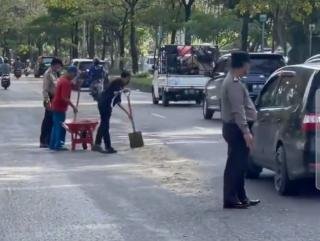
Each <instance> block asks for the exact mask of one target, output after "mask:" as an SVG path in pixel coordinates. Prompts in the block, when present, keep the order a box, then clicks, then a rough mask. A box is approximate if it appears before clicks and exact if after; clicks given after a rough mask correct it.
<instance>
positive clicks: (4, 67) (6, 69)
mask: <svg viewBox="0 0 320 241" xmlns="http://www.w3.org/2000/svg"><path fill="white" fill-rule="evenodd" d="M10 72H11V66H10V64H9V59H8V58H4V61H3V63H2V64H1V65H0V76H3V75H10Z"/></svg>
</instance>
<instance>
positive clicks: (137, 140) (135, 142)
mask: <svg viewBox="0 0 320 241" xmlns="http://www.w3.org/2000/svg"><path fill="white" fill-rule="evenodd" d="M126 96H127V100H128V107H129V113H130V115H131V118H130V121H131V125H132V129H133V132H132V133H129V141H130V147H131V148H132V149H134V148H140V147H143V146H144V142H143V137H142V133H141V131H136V125H135V123H134V119H133V112H132V106H131V100H130V92H127V93H126Z"/></svg>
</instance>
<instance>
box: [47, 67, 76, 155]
mask: <svg viewBox="0 0 320 241" xmlns="http://www.w3.org/2000/svg"><path fill="white" fill-rule="evenodd" d="M77 75H78V69H77V67H75V66H70V67H68V69H67V72H66V74H64V75H63V76H62V77H61V78H59V79H58V83H57V87H56V92H55V96H54V98H53V101H52V112H53V127H52V132H51V139H50V149H51V150H55V151H60V150H67V149H66V148H64V147H63V145H64V142H65V136H66V131H65V129H64V128H63V126H62V124H63V123H64V122H65V120H66V112H67V110H68V107H69V106H71V107H72V109H73V111H74V113H77V112H78V110H77V107H76V106H75V105H74V104H73V103H72V102H71V100H70V97H71V91H72V87H73V84H72V80H73V79H74V78H76V76H77Z"/></svg>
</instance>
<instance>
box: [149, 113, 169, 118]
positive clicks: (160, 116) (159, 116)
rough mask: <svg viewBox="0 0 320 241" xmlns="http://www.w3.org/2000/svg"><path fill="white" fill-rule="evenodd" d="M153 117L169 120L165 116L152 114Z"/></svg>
mask: <svg viewBox="0 0 320 241" xmlns="http://www.w3.org/2000/svg"><path fill="white" fill-rule="evenodd" d="M151 115H152V116H154V117H158V118H161V119H167V117H165V116H163V115H160V114H157V113H151Z"/></svg>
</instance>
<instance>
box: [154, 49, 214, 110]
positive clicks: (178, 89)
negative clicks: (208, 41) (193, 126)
mask: <svg viewBox="0 0 320 241" xmlns="http://www.w3.org/2000/svg"><path fill="white" fill-rule="evenodd" d="M213 53H214V50H213V49H212V48H210V47H208V46H178V45H166V46H165V47H163V48H161V49H160V51H159V57H158V62H157V64H156V66H155V71H154V78H153V82H152V100H153V103H154V104H158V103H159V101H161V102H162V105H163V106H168V105H169V103H170V101H174V102H177V101H195V102H196V103H197V104H200V103H201V102H202V100H203V94H204V89H205V86H206V84H207V82H208V81H209V80H210V79H211V78H210V77H208V73H210V71H211V69H210V68H211V67H212V69H213V60H214V59H213V56H212V55H213Z"/></svg>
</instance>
